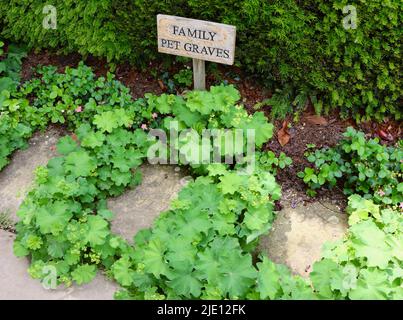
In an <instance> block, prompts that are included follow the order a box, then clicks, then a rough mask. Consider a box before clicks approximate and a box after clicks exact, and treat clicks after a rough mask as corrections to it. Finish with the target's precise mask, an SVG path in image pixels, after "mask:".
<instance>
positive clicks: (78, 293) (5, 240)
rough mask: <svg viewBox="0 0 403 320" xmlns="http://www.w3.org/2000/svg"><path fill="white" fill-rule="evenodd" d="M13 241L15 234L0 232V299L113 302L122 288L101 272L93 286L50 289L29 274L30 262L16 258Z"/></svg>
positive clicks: (91, 284) (92, 283)
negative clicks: (116, 293) (115, 295)
mask: <svg viewBox="0 0 403 320" xmlns="http://www.w3.org/2000/svg"><path fill="white" fill-rule="evenodd" d="M14 238H15V235H14V234H12V233H10V232H7V231H4V230H0V300H12V299H17V300H93V299H94V300H111V299H113V294H114V292H115V291H116V290H117V289H118V288H119V286H118V285H117V284H116V283H115V282H113V281H111V280H108V279H106V278H105V276H103V275H101V274H100V273H99V272H98V275H97V277H96V278H95V279H94V280H93V281H92V282H91V283H88V284H85V285H82V286H72V287H70V288H64V287H63V288H62V287H61V288H58V289H56V290H47V289H45V288H44V287H43V286H42V284H41V283H40V281H39V280H35V279H32V278H31V277H30V275H29V274H28V272H27V269H28V267H29V261H28V259H27V258H17V257H15V256H14V254H13V241H14Z"/></svg>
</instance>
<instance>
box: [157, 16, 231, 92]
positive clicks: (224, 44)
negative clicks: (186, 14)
mask: <svg viewBox="0 0 403 320" xmlns="http://www.w3.org/2000/svg"><path fill="white" fill-rule="evenodd" d="M157 26H158V51H159V52H162V53H168V54H173V55H177V56H183V57H189V58H193V69H194V70H193V73H194V80H195V86H194V87H195V89H204V88H205V85H204V82H205V71H204V70H205V67H204V61H212V62H217V63H223V64H228V65H232V64H233V63H234V55H235V39H236V28H235V27H234V26H230V25H226V24H222V23H215V22H210V21H202V20H195V19H188V18H182V17H176V16H168V15H164V14H159V15H157Z"/></svg>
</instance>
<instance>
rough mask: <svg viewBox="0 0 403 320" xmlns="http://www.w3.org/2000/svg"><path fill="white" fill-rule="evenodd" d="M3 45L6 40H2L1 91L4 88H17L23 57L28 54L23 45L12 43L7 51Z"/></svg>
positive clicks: (0, 43) (0, 61) (10, 89)
mask: <svg viewBox="0 0 403 320" xmlns="http://www.w3.org/2000/svg"><path fill="white" fill-rule="evenodd" d="M3 47H4V42H3V41H1V40H0V93H1V92H2V91H3V90H8V91H12V90H15V89H16V87H17V86H18V85H19V83H20V71H21V65H22V59H23V58H24V57H25V56H26V54H27V52H26V49H25V48H24V47H23V46H18V45H15V44H10V45H9V46H8V48H7V52H6V53H5V52H4V50H3V49H2V48H3ZM3 55H5V57H4V58H2V56H3Z"/></svg>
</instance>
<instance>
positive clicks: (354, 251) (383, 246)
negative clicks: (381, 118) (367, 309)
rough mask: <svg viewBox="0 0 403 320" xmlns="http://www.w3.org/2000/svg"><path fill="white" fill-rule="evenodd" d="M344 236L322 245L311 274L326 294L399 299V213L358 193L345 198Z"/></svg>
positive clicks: (402, 241)
mask: <svg viewBox="0 0 403 320" xmlns="http://www.w3.org/2000/svg"><path fill="white" fill-rule="evenodd" d="M349 213H350V219H349V224H350V229H349V231H348V235H347V236H346V237H345V238H344V239H342V240H340V241H338V242H335V243H328V244H326V246H325V247H324V249H323V259H322V260H321V261H319V262H316V263H315V264H314V266H313V271H312V273H311V275H310V277H311V279H312V283H313V286H314V288H315V290H316V291H317V292H318V295H319V297H321V298H325V299H346V298H348V299H353V300H380V299H382V300H386V299H395V300H401V299H402V298H403V290H402V284H403V276H402V270H403V269H402V267H403V254H402V253H403V251H402V245H403V228H402V226H403V215H402V214H401V212H400V213H399V211H398V210H393V209H390V208H386V209H382V208H381V207H380V206H379V205H376V204H374V203H373V201H372V200H366V199H364V198H362V197H360V196H358V195H353V196H350V198H349Z"/></svg>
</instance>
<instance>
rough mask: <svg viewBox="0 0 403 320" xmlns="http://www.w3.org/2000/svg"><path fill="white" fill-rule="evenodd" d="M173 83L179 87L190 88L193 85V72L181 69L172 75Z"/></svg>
mask: <svg viewBox="0 0 403 320" xmlns="http://www.w3.org/2000/svg"><path fill="white" fill-rule="evenodd" d="M174 80H175V82H176V83H177V84H178V85H179V86H181V87H188V88H189V87H190V86H191V85H192V84H193V71H192V70H191V69H182V70H180V71H179V72H178V73H176V74H174Z"/></svg>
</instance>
